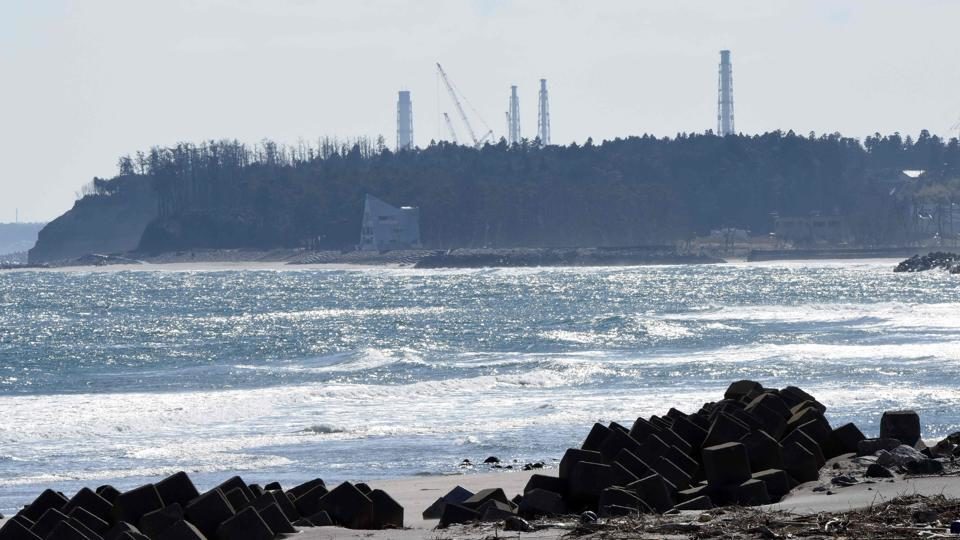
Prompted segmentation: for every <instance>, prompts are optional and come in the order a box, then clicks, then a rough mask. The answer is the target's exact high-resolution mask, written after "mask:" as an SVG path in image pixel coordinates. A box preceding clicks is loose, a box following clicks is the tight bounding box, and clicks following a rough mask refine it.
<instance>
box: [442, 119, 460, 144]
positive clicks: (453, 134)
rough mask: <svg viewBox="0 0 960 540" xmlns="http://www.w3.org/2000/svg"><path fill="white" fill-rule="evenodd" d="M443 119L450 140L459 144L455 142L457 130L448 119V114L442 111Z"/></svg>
mask: <svg viewBox="0 0 960 540" xmlns="http://www.w3.org/2000/svg"><path fill="white" fill-rule="evenodd" d="M443 119H444V120H446V122H447V130H448V131H449V132H450V140H452V141H453V144H459V143H458V142H457V130H455V129H453V122H452V121H451V120H450V115H449V114H447V113H443Z"/></svg>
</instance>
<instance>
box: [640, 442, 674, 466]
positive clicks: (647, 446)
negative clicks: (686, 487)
mask: <svg viewBox="0 0 960 540" xmlns="http://www.w3.org/2000/svg"><path fill="white" fill-rule="evenodd" d="M668 452H670V445H669V444H667V443H666V442H664V440H663V439H661V438H660V437H659V436H658V435H650V436H648V437H647V438H646V439H644V441H643V444H641V445H640V448H639V449H638V450H637V452H635V453H634V455H636V456H637V457H638V458H640V460H641V461H643V462H644V463H646V464H647V465H650V464H651V463H652V462H654V461H656V460H657V459H659V458H660V457H661V456H665V455H667V453H668Z"/></svg>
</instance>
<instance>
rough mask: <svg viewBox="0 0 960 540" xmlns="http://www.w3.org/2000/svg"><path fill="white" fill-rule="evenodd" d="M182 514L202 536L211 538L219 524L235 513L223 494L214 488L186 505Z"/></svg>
mask: <svg viewBox="0 0 960 540" xmlns="http://www.w3.org/2000/svg"><path fill="white" fill-rule="evenodd" d="M184 514H185V515H186V516H187V521H189V522H190V523H192V524H193V525H194V526H196V527H197V529H200V532H201V533H203V535H204V536H206V537H207V538H213V537H215V536H216V534H217V528H218V527H219V526H220V524H221V523H223V522H224V521H226V520H228V519H230V518H231V517H233V516H234V514H235V512H234V509H233V506H231V505H230V502H229V501H227V498H226V497H225V496H224V495H223V492H222V491H220V490H219V489H217V488H214V489H211V490H210V491H208V492H206V493H204V494H203V495H200V496H199V497H197V498H196V499H194V500H193V502H191V503H190V504H188V505H187V507H186V508H185V509H184Z"/></svg>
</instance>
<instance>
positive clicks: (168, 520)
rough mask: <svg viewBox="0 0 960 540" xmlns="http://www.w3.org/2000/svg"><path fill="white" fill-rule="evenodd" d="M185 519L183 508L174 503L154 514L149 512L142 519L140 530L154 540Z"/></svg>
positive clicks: (155, 511)
mask: <svg viewBox="0 0 960 540" xmlns="http://www.w3.org/2000/svg"><path fill="white" fill-rule="evenodd" d="M183 519H184V513H183V507H182V506H180V504H179V503H173V504H171V505H169V506H165V507H163V508H161V509H159V510H154V511H153V512H147V513H146V514H144V515H143V517H142V518H140V523H139V524H138V527H137V528H138V529H140V532H142V533H143V534H145V535H147V536H149V537H150V538H153V539H154V540H155V539H156V538H157V537H159V536H160V533H162V532H163V531H165V530H167V529H168V528H170V527H172V526H173V525H174V524H175V523H176V522H178V521H182V520H183Z"/></svg>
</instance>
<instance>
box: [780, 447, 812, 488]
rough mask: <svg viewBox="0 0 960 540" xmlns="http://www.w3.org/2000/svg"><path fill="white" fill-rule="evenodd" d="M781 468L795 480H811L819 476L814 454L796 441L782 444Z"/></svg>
mask: <svg viewBox="0 0 960 540" xmlns="http://www.w3.org/2000/svg"><path fill="white" fill-rule="evenodd" d="M783 468H784V470H785V471H787V473H788V474H789V475H790V476H791V477H792V478H793V479H794V480H796V481H797V482H800V483H803V482H811V481H814V480H817V479H819V478H820V465H819V463H818V461H817V458H816V456H814V455H813V453H812V452H810V451H809V450H807V448H806V447H804V446H803V445H802V444H800V443H798V442H795V441H794V442H791V443H789V444H785V445H783Z"/></svg>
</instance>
